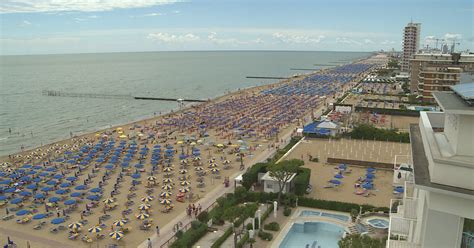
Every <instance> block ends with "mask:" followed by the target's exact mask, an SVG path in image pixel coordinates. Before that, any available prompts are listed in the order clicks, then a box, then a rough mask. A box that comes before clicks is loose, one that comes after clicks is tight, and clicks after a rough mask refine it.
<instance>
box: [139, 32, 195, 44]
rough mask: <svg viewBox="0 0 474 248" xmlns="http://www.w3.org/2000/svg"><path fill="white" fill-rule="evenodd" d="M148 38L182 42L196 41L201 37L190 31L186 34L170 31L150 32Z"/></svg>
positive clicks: (159, 40)
mask: <svg viewBox="0 0 474 248" xmlns="http://www.w3.org/2000/svg"><path fill="white" fill-rule="evenodd" d="M147 38H148V39H150V40H153V41H158V42H164V43H182V42H195V41H199V40H200V39H201V38H200V37H199V36H197V35H194V34H191V33H188V34H184V35H175V34H169V33H161V32H159V33H150V34H148V36H147Z"/></svg>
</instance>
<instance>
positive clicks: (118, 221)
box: [113, 220, 127, 226]
mask: <svg viewBox="0 0 474 248" xmlns="http://www.w3.org/2000/svg"><path fill="white" fill-rule="evenodd" d="M126 223H127V221H125V220H116V221H114V223H113V225H114V226H124V225H125V224H126Z"/></svg>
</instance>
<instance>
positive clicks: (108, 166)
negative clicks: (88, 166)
mask: <svg viewBox="0 0 474 248" xmlns="http://www.w3.org/2000/svg"><path fill="white" fill-rule="evenodd" d="M105 168H106V169H108V170H112V169H113V168H114V165H113V164H108V165H106V166H105Z"/></svg>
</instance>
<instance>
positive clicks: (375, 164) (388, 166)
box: [327, 158, 400, 169]
mask: <svg viewBox="0 0 474 248" xmlns="http://www.w3.org/2000/svg"><path fill="white" fill-rule="evenodd" d="M327 162H328V163H333V164H352V165H359V166H365V167H374V168H380V169H393V164H391V163H381V162H371V161H363V160H353V159H344V158H328V159H327ZM397 165H398V166H399V165H400V164H397Z"/></svg>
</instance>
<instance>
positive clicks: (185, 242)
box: [171, 221, 207, 248]
mask: <svg viewBox="0 0 474 248" xmlns="http://www.w3.org/2000/svg"><path fill="white" fill-rule="evenodd" d="M193 222H194V224H191V225H192V228H190V229H189V230H187V231H186V232H185V233H183V231H181V230H179V231H178V232H176V237H177V238H178V239H177V240H176V241H175V242H174V243H173V244H172V245H171V247H172V248H180V247H192V246H193V244H194V243H196V242H197V241H198V240H199V239H200V238H202V237H203V236H204V235H206V233H207V225H206V224H204V223H202V222H199V221H193Z"/></svg>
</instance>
